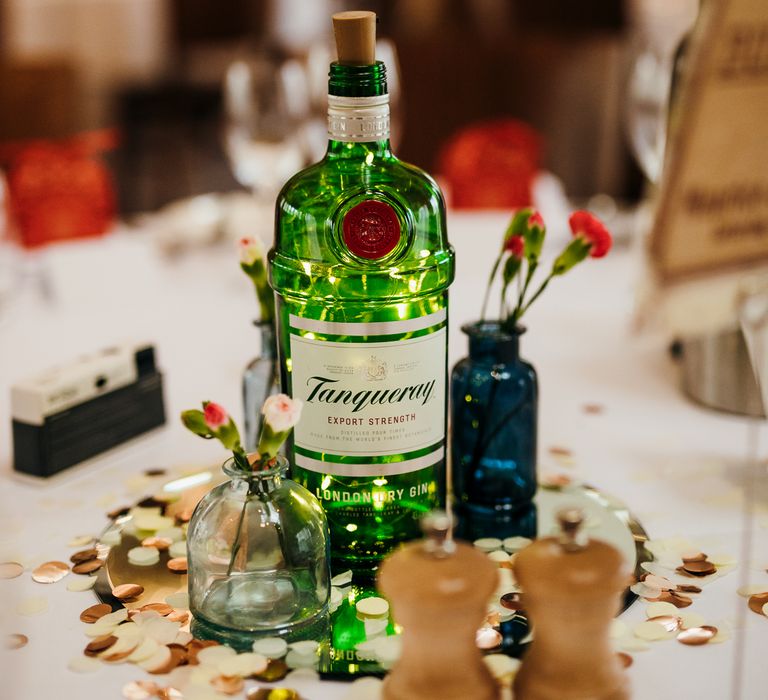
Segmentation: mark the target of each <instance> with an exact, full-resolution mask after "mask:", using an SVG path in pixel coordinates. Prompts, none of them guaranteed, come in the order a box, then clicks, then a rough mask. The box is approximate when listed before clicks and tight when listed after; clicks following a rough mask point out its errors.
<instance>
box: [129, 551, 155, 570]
mask: <svg viewBox="0 0 768 700" xmlns="http://www.w3.org/2000/svg"><path fill="white" fill-rule="evenodd" d="M159 561H160V552H158V551H157V550H156V549H155V548H154V547H134V548H133V549H129V550H128V562H129V563H130V564H133V565H134V566H152V565H153V564H157V562H159Z"/></svg>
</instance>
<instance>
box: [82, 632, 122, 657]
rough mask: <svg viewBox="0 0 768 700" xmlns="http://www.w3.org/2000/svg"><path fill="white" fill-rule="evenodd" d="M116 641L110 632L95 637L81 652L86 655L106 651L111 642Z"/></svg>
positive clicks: (94, 654)
mask: <svg viewBox="0 0 768 700" xmlns="http://www.w3.org/2000/svg"><path fill="white" fill-rule="evenodd" d="M115 642H117V637H115V636H114V635H112V634H107V635H104V636H103V637H97V638H96V639H94V640H93V641H92V642H91V643H90V644H88V646H87V647H85V649H84V650H83V654H85V655H86V656H96V655H97V654H99V653H101V652H102V651H106V650H107V649H109V648H110V647H111V646H112V645H113V644H115Z"/></svg>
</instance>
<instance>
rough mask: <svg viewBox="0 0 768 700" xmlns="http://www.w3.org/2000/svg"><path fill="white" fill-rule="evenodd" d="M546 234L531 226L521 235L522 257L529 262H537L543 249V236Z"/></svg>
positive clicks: (541, 229)
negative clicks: (523, 242) (522, 241)
mask: <svg viewBox="0 0 768 700" xmlns="http://www.w3.org/2000/svg"><path fill="white" fill-rule="evenodd" d="M545 235H546V232H545V231H544V229H543V228H539V227H538V226H532V227H531V228H527V229H526V231H525V233H524V234H523V240H525V247H524V248H523V255H525V257H526V258H528V260H530V261H531V262H533V261H535V260H538V259H539V255H541V249H542V248H543V247H544V236H545Z"/></svg>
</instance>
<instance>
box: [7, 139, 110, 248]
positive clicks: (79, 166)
mask: <svg viewBox="0 0 768 700" xmlns="http://www.w3.org/2000/svg"><path fill="white" fill-rule="evenodd" d="M116 143H117V136H116V134H115V132H114V131H112V130H102V131H94V132H88V133H85V134H80V135H77V136H75V137H73V138H71V139H67V140H63V141H29V142H23V143H13V144H5V145H3V146H2V147H0V162H2V163H3V164H5V166H6V168H7V180H8V194H9V200H10V215H11V221H12V225H13V226H14V227H15V229H16V231H17V232H18V235H19V238H20V241H21V244H22V245H23V246H24V247H26V248H37V247H39V246H42V245H45V244H47V243H53V242H56V241H62V240H69V239H75V238H88V237H92V236H100V235H102V234H104V233H106V232H107V231H108V230H109V228H110V226H111V224H112V221H113V220H114V218H115V191H114V187H113V184H112V178H111V176H110V173H109V170H108V169H107V167H106V165H105V164H104V163H103V161H102V160H101V158H100V154H101V153H102V152H104V151H106V150H109V149H111V148H114V147H115V145H116Z"/></svg>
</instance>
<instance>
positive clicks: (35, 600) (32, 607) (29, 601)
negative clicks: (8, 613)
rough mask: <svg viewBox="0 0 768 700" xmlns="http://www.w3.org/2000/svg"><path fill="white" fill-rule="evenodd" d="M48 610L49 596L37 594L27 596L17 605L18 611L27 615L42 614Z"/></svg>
mask: <svg viewBox="0 0 768 700" xmlns="http://www.w3.org/2000/svg"><path fill="white" fill-rule="evenodd" d="M46 610H48V598H44V597H43V596H37V595H36V596H31V597H29V598H25V599H24V600H22V601H21V602H20V603H19V604H18V605H17V606H16V612H17V613H18V614H19V615H24V616H26V617H30V616H32V615H40V613H44V612H45V611H46Z"/></svg>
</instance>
